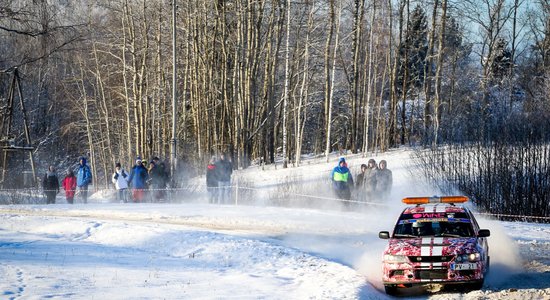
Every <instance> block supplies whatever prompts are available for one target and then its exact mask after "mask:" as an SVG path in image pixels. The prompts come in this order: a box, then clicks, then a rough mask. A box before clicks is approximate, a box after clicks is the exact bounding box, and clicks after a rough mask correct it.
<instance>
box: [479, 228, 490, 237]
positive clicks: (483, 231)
mask: <svg viewBox="0 0 550 300" xmlns="http://www.w3.org/2000/svg"><path fill="white" fill-rule="evenodd" d="M490 235H491V231H489V229H480V230H479V232H478V233H477V237H488V236H490Z"/></svg>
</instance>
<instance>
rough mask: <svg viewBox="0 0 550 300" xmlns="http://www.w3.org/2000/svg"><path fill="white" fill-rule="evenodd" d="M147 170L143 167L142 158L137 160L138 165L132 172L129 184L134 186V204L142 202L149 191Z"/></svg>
mask: <svg viewBox="0 0 550 300" xmlns="http://www.w3.org/2000/svg"><path fill="white" fill-rule="evenodd" d="M148 177H149V175H148V174H147V169H146V168H145V167H144V166H143V164H142V161H141V158H140V157H138V158H137V159H136V165H135V166H134V167H133V168H132V171H130V178H128V182H130V184H131V185H132V198H133V200H134V202H142V201H143V197H144V194H145V190H146V189H147V179H148Z"/></svg>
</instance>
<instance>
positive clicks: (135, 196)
mask: <svg viewBox="0 0 550 300" xmlns="http://www.w3.org/2000/svg"><path fill="white" fill-rule="evenodd" d="M111 180H112V182H113V184H114V185H115V188H116V190H117V201H119V202H124V203H126V202H128V201H132V202H135V203H138V202H144V201H145V199H146V197H150V200H151V201H152V202H161V201H163V200H164V198H165V197H166V187H167V186H168V183H169V182H170V175H169V170H168V169H167V167H166V164H165V163H164V162H163V161H161V160H160V159H159V158H158V157H156V156H155V157H153V159H151V160H150V161H149V162H147V160H142V159H141V157H137V158H136V164H135V165H134V166H133V167H132V169H131V170H130V173H129V174H128V172H126V170H124V169H123V168H122V166H121V164H120V163H116V164H115V172H114V173H113V176H112V178H111ZM128 189H131V192H132V193H131V195H130V196H128Z"/></svg>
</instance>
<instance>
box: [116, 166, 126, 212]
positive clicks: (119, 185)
mask: <svg viewBox="0 0 550 300" xmlns="http://www.w3.org/2000/svg"><path fill="white" fill-rule="evenodd" d="M112 181H113V184H114V185H115V188H116V190H117V200H118V201H119V202H124V203H126V202H127V197H126V194H127V193H126V192H127V190H128V173H127V172H126V171H124V169H123V168H122V166H121V165H120V163H116V165H115V172H114V173H113V178H112Z"/></svg>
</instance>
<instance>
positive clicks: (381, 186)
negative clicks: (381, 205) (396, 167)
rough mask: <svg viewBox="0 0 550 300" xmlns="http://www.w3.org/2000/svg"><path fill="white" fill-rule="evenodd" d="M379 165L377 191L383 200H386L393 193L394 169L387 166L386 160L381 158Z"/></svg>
mask: <svg viewBox="0 0 550 300" xmlns="http://www.w3.org/2000/svg"><path fill="white" fill-rule="evenodd" d="M378 167H379V168H378V171H377V172H376V193H377V194H378V195H379V197H380V199H381V200H386V199H387V197H388V196H389V194H390V193H391V189H392V185H393V175H392V171H390V170H389V169H388V168H387V163H386V161H385V160H381V161H380V163H379V165H378Z"/></svg>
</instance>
